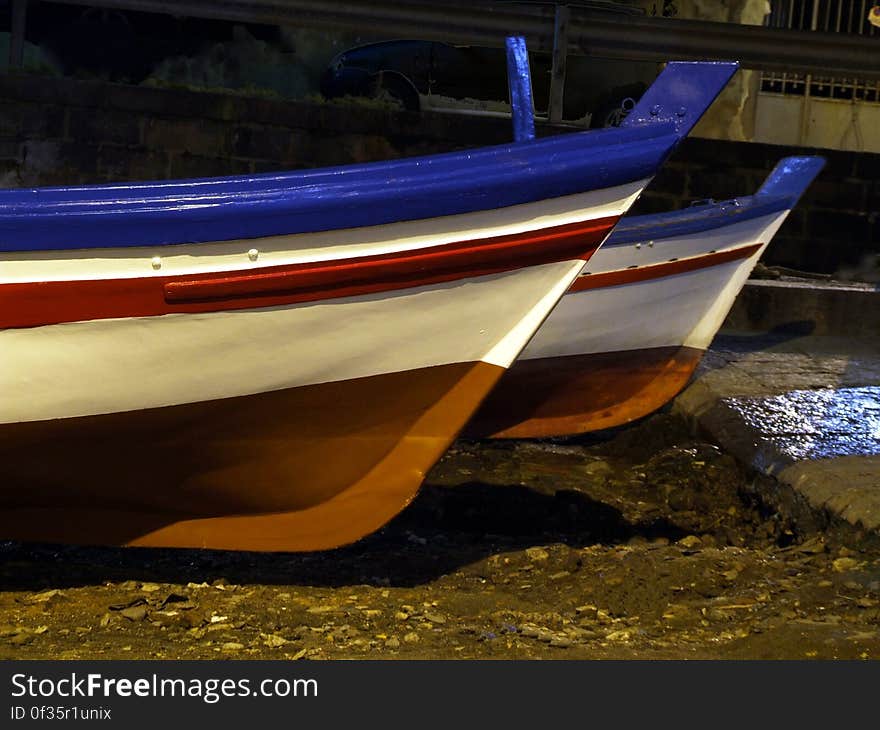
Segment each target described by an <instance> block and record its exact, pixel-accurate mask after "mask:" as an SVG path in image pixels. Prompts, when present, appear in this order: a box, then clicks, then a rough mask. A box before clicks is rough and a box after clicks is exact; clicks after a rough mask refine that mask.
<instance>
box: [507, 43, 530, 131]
mask: <svg viewBox="0 0 880 730" xmlns="http://www.w3.org/2000/svg"><path fill="white" fill-rule="evenodd" d="M506 42H507V83H508V85H509V86H510V109H511V112H512V119H513V139H514V140H515V141H516V142H527V141H528V140H530V139H534V138H535V111H534V110H535V107H534V104H533V102H532V74H531V72H530V71H529V52H528V50H526V39H525V38H524V37H523V36H508V37H507V39H506Z"/></svg>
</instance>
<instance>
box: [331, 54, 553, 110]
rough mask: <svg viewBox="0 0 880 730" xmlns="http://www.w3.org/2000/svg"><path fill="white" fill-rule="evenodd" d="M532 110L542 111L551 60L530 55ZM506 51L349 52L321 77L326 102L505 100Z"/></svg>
mask: <svg viewBox="0 0 880 730" xmlns="http://www.w3.org/2000/svg"><path fill="white" fill-rule="evenodd" d="M531 60H532V86H533V91H534V95H535V106H536V107H537V108H539V109H540V108H542V107H543V106H546V103H547V95H548V93H549V78H550V76H549V71H550V59H549V56H548V55H547V54H531ZM506 63H507V62H506V57H505V53H504V49H502V48H482V47H478V46H454V45H450V44H448V43H440V42H438V41H422V40H394V41H384V42H380V43H369V44H367V45H364V46H358V47H355V48H350V49H348V50H347V51H344V52H342V53H340V54H339V55H337V56H336V57H335V58H333V60H332V61H331V62H330V64H329V66H328V67H327V69H326V71H325V72H324V74H323V76H322V78H321V93H322V94H323V95H324V96H326V97H328V98H334V97H340V96H364V97H368V98H376V97H379V96H381V95H382V94H388V95H389V96H391V97H392V98H394V99H396V100H397V101H399V102H400V103H401V104H402V105H403V106H404V107H405V108H406V109H410V110H413V111H417V110H419V109H420V108H421V106H422V102H421V97H424V96H440V97H449V98H455V99H468V98H470V99H484V100H492V101H504V102H506V101H507V100H508V90H507V66H506Z"/></svg>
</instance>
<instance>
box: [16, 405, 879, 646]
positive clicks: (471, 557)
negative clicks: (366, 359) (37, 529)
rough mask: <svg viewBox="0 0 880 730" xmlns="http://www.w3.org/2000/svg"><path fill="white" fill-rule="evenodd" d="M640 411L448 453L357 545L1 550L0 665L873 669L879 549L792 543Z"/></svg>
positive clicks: (848, 540)
mask: <svg viewBox="0 0 880 730" xmlns="http://www.w3.org/2000/svg"><path fill="white" fill-rule="evenodd" d="M755 478H760V477H754V476H751V475H748V474H746V473H744V472H743V471H742V469H741V468H740V467H739V466H738V465H737V464H736V462H734V460H733V459H732V458H731V457H729V456H726V455H724V454H722V453H721V452H720V451H719V450H718V449H717V448H715V447H714V446H711V445H710V444H707V443H703V442H700V441H698V440H694V439H693V438H692V437H691V436H690V435H689V434H688V433H687V431H686V430H685V429H684V427H683V425H682V423H680V422H679V421H677V420H675V419H674V418H673V417H671V416H668V415H659V416H655V417H654V418H652V419H649V420H648V421H646V422H645V423H643V424H642V425H640V426H638V427H636V428H630V429H626V430H622V431H620V432H619V433H618V434H617V435H616V436H614V437H611V438H605V439H604V440H581V441H579V442H572V441H569V442H560V443H552V442H519V443H503V442H499V443H488V442H487V443H464V442H460V443H458V444H456V446H455V448H454V449H452V450H451V451H450V452H449V454H448V455H447V456H446V457H445V458H444V460H443V461H442V462H441V463H440V464H438V466H437V467H436V468H435V469H434V470H433V472H432V473H431V475H430V478H429V479H428V483H427V485H426V486H425V488H423V490H422V493H421V495H420V497H419V498H418V499H417V500H416V502H415V503H414V504H413V505H412V506H411V507H410V508H409V509H408V510H407V511H406V512H405V513H404V514H402V515H401V516H400V517H399V518H398V519H397V520H395V521H394V522H393V523H392V524H390V525H389V526H388V527H386V528H385V529H384V530H382V531H381V532H380V533H377V534H375V535H372V536H370V537H369V538H367V539H365V540H363V541H362V542H360V543H359V544H357V545H355V546H352V547H349V548H345V549H341V550H337V551H332V552H326V553H316V554H310V555H291V554H283V555H261V554H248V553H223V552H197V551H174V550H143V549H138V550H136V549H127V550H124V549H123V550H116V549H96V548H72V547H57V546H45V545H41V546H33V545H21V544H18V543H2V544H0V658H3V659H8V658H29V659H43V658H70V659H95V658H101V659H109V658H140V659H148V658H185V659H216V658H220V657H223V658H240V659H251V658H261V659H268V658H278V659H282V658H289V659H298V658H313V659H319V658H386V659H388V658H552V659H565V658H579V659H582V658H737V659H740V658H804V657H815V658H863V659H868V658H876V657H880V547H878V546H877V545H876V544H875V543H873V542H872V541H871V540H869V539H865V538H860V537H859V536H858V535H855V534H853V533H851V532H847V531H846V530H841V529H834V530H831V529H825V530H822V531H817V530H813V531H805V528H803V527H798V526H797V524H800V523H794V522H792V521H790V520H789V519H788V518H787V517H785V516H783V515H781V514H778V513H774V512H771V511H769V510H768V509H767V507H766V506H762V505H759V504H758V503H757V502H756V501H755V500H754V497H753V495H754V494H755V490H754V489H753V486H754V485H753V480H754V479H755Z"/></svg>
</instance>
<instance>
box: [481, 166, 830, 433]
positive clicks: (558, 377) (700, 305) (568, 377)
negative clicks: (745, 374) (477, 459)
mask: <svg viewBox="0 0 880 730" xmlns="http://www.w3.org/2000/svg"><path fill="white" fill-rule="evenodd" d="M823 165H824V161H823V160H822V158H819V157H789V158H786V159H784V160H782V161H781V162H780V163H779V164H778V165H777V166H776V168H775V169H774V170H773V171H772V173H771V174H770V176H769V177H768V178H767V180H766V181H765V182H764V184H763V186H762V187H761V188H760V189H759V190H758V192H757V193H756V194H755V195H753V196H749V197H742V198H737V199H734V200H728V201H725V202H720V203H716V202H714V201H711V202H708V203H704V204H701V205H696V206H693V207H691V208H688V209H686V210H682V211H678V212H675V213H664V214H659V215H649V216H638V217H632V218H627V219H624V220H623V221H621V222H620V224H619V225H618V226H617V227H616V228H615V229H614V232H613V233H612V234H611V236H610V237H609V239H608V241H607V242H606V243H605V244H603V245H602V247H601V248H600V249H599V251H597V252H596V254H595V255H594V256H593V257H592V258H591V259H590V261H589V262H588V263H587V265H586V266H585V267H584V269H583V271H582V272H581V274H580V276H579V277H578V278H577V280H576V281H575V282H574V284H573V285H572V287H571V288H570V289H569V291H568V292H567V293H566V295H565V296H564V297H563V298H562V301H561V302H560V303H559V305H558V306H557V307H556V308H555V309H554V310H553V313H552V314H551V315H550V317H549V318H548V319H547V321H546V322H545V323H544V325H543V326H542V327H541V328H540V330H539V331H538V332H537V334H536V335H535V337H534V339H533V340H532V341H531V342H530V343H529V345H528V347H527V348H526V349H525V350H524V351H523V353H522V355H521V356H520V358H519V359H518V360H517V362H516V363H515V364H514V365H513V367H512V368H511V369H510V370H509V372H507V373H506V374H505V376H504V377H503V378H502V379H501V381H500V383H499V385H498V387H497V388H495V390H493V391H492V393H491V395H490V396H489V397H488V398H487V399H486V401H485V403H484V404H483V405H482V407H481V408H480V410H479V411H478V412H477V414H476V415H475V416H474V419H473V420H472V422H471V423H470V424H469V425H468V427H467V430H466V435H468V436H469V437H472V438H485V437H494V438H535V437H544V436H564V435H572V434H579V433H586V432H589V431H596V430H599V429H603V428H611V427H613V426H620V425H623V424H626V423H629V422H631V421H633V420H635V419H637V418H641V417H643V416H646V415H648V414H649V413H651V412H653V411H655V410H657V409H658V408H660V407H661V406H663V405H664V404H666V403H667V402H668V401H670V400H671V399H672V398H673V397H674V396H675V395H676V394H677V393H678V392H679V391H680V390H681V389H682V388H683V387H684V385H685V384H686V383H687V381H688V380H689V379H690V377H691V375H692V374H693V372H694V369H695V368H696V366H697V364H698V363H699V361H700V358H701V357H702V355H703V352H704V351H705V350H706V349H707V348H708V347H709V344H710V343H711V342H712V339H713V338H714V337H715V334H716V333H717V331H718V328H719V327H720V326H721V324H722V322H723V321H724V318H725V317H726V316H727V313H728V312H729V311H730V307H731V306H732V305H733V301H734V299H735V298H736V295H737V294H738V293H739V291H740V289H741V288H742V286H743V284H744V283H745V281H746V279H747V278H748V276H749V274H750V273H751V271H752V268H753V267H754V266H755V264H756V263H757V261H758V259H759V258H760V256H761V254H762V253H763V251H764V249H765V248H766V247H767V244H768V243H769V242H770V240H771V239H772V238H773V236H774V235H775V233H776V231H777V229H778V228H779V226H780V225H782V222H783V221H784V220H785V218H786V216H787V215H788V213H789V211H790V210H791V209H792V208H793V207H794V206H795V205H796V204H797V201H798V199H799V198H800V196H801V194H802V193H803V192H804V190H806V188H807V187H808V186H809V185H810V183H811V182H812V181H813V179H814V178H815V177H816V175H818V174H819V172H820V170H821V169H822V167H823Z"/></svg>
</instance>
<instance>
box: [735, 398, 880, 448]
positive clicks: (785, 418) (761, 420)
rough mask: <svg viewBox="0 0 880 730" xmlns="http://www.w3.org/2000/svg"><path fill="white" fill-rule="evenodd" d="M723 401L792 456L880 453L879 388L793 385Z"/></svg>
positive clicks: (777, 446)
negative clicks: (760, 395)
mask: <svg viewBox="0 0 880 730" xmlns="http://www.w3.org/2000/svg"><path fill="white" fill-rule="evenodd" d="M725 402H726V403H727V404H728V405H729V406H731V407H732V408H734V409H735V410H736V411H737V412H738V413H739V414H740V415H741V416H742V418H743V420H745V421H746V423H748V425H749V426H751V427H753V428H755V429H757V430H759V431H760V432H761V433H762V435H763V436H764V437H765V438H766V439H767V440H769V441H771V442H772V443H773V444H774V446H775V447H776V448H777V449H779V450H780V451H782V452H783V453H785V454H786V455H788V456H790V457H792V458H793V459H824V458H829V457H835V456H850V455H866V456H867V455H873V454H880V387H864V388H827V389H824V390H794V391H791V392H788V393H785V394H783V395H777V396H772V397H766V398H729V399H725Z"/></svg>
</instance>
